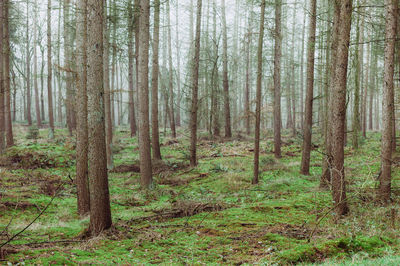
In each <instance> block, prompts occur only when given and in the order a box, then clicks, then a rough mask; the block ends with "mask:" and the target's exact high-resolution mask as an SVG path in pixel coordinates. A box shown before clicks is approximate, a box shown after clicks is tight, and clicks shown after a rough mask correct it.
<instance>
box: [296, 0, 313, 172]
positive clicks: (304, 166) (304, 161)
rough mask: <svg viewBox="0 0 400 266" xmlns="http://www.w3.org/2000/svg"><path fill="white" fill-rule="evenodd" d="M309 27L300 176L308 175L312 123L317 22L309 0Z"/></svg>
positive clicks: (311, 2)
mask: <svg viewBox="0 0 400 266" xmlns="http://www.w3.org/2000/svg"><path fill="white" fill-rule="evenodd" d="M310 10H311V14H310V26H309V29H310V31H309V36H308V43H307V91H306V101H305V117H304V129H303V135H304V137H303V154H302V157H301V171H300V172H301V174H303V175H310V153H311V139H312V122H313V97H314V96H313V91H314V61H315V31H316V22H317V1H316V0H310Z"/></svg>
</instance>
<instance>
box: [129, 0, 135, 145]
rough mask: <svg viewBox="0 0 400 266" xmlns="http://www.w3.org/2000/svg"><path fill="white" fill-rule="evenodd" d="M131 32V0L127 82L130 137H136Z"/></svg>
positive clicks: (130, 0) (130, 8) (130, 1)
mask: <svg viewBox="0 0 400 266" xmlns="http://www.w3.org/2000/svg"><path fill="white" fill-rule="evenodd" d="M133 31H134V21H133V8H132V0H129V2H128V64H129V67H128V72H129V73H128V80H129V126H130V130H131V137H133V136H135V135H136V131H137V128H136V116H135V105H134V103H135V99H134V89H133V87H134V86H133V76H134V75H135V74H134V73H133V61H134V54H133Z"/></svg>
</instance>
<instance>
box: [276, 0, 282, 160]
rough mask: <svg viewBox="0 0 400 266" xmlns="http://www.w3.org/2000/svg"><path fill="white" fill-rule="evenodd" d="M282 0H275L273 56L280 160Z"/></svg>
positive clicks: (277, 148) (279, 154)
mask: <svg viewBox="0 0 400 266" xmlns="http://www.w3.org/2000/svg"><path fill="white" fill-rule="evenodd" d="M281 24H282V0H275V55H274V154H275V157H276V158H281V157H282V155H281V125H282V120H281V56H282V29H281Z"/></svg>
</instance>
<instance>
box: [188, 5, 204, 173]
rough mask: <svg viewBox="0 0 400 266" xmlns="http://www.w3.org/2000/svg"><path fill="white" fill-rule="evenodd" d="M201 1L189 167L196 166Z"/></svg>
mask: <svg viewBox="0 0 400 266" xmlns="http://www.w3.org/2000/svg"><path fill="white" fill-rule="evenodd" d="M201 9H202V0H197V17H196V37H195V41H194V42H195V44H194V58H193V63H192V64H193V65H192V66H193V70H192V71H193V72H192V106H191V111H190V165H191V166H192V167H194V166H196V165H197V156H196V144H197V106H198V90H199V63H200V62H199V61H200V30H201V11H202V10H201Z"/></svg>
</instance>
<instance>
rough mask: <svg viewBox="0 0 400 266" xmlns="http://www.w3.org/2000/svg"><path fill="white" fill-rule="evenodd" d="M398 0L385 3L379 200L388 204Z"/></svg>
mask: <svg viewBox="0 0 400 266" xmlns="http://www.w3.org/2000/svg"><path fill="white" fill-rule="evenodd" d="M397 8H398V1H397V0H386V1H385V16H386V34H385V62H384V70H385V71H384V86H383V105H382V114H383V117H382V118H383V119H382V148H381V175H380V179H379V192H378V193H379V194H378V195H379V198H380V200H382V201H383V202H385V203H387V202H389V200H390V192H391V171H392V145H393V143H392V138H393V113H394V104H393V102H394V100H393V98H394V82H393V76H394V52H395V38H396V28H397Z"/></svg>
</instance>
